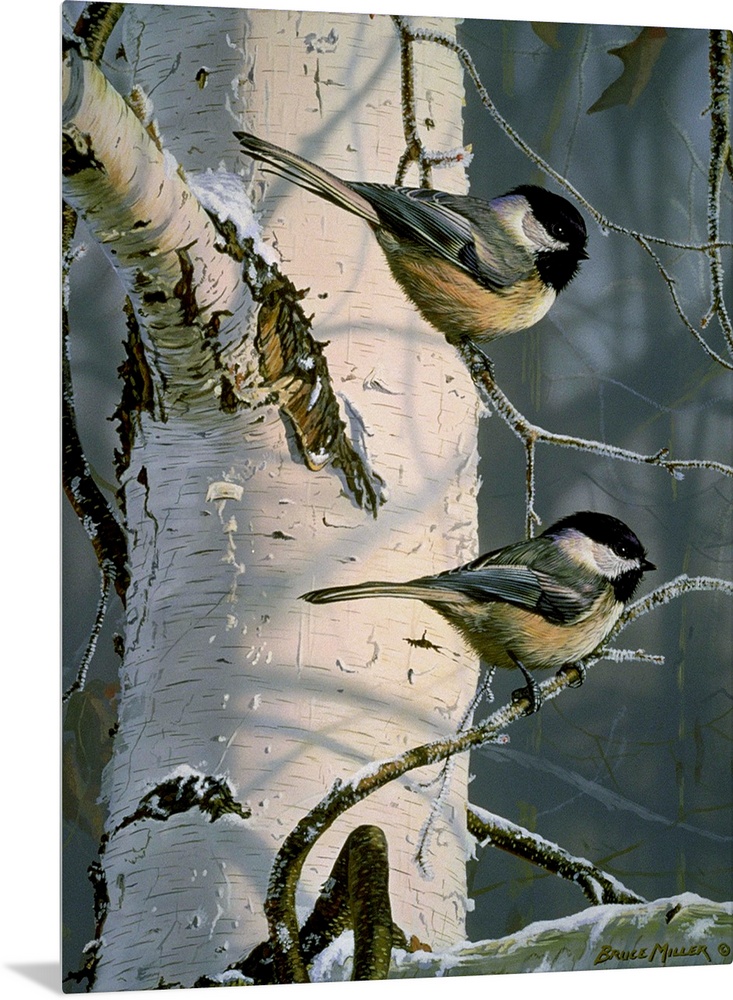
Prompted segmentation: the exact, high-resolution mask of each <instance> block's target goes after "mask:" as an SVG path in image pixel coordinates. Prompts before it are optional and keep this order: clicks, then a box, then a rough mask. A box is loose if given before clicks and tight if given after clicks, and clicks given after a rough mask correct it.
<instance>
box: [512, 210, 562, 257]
mask: <svg viewBox="0 0 733 1000" xmlns="http://www.w3.org/2000/svg"><path fill="white" fill-rule="evenodd" d="M522 228H523V230H524V232H525V234H526V236H527V238H528V239H529V241H530V243H532V244H533V246H534V248H535V249H536V250H567V247H568V245H567V243H563V242H562V240H556V239H555V238H554V237H553V236H550V234H549V233H548V232H547V230H546V229H545V227H544V226H543V225H542V223H540V222H538V221H537V219H536V218H535V216H534V215H533V214H532V212H530V211H527V213H526V215H525V216H524V218H523V220H522Z"/></svg>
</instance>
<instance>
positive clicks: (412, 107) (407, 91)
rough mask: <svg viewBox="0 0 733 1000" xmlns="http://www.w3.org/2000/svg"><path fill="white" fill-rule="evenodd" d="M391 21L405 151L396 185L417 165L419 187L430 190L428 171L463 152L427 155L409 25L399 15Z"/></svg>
mask: <svg viewBox="0 0 733 1000" xmlns="http://www.w3.org/2000/svg"><path fill="white" fill-rule="evenodd" d="M392 21H393V23H394V25H395V27H396V28H397V31H398V32H399V36H400V70H401V88H402V128H403V130H404V133H405V144H406V145H405V150H404V152H403V154H402V156H401V157H400V162H399V164H398V165H397V173H396V176H395V183H396V184H404V181H405V175H406V173H407V169H408V167H409V166H410V164H411V163H417V165H418V169H419V172H420V185H421V186H422V187H431V186H432V172H431V168H432V167H434V166H435V165H436V164H440V163H455V162H457V161H459V160H461V159H463V158H464V157H465V155H466V154H465V150H464V149H454V150H446V151H443V152H437V151H429V150H427V149H426V148H425V144H424V143H423V141H422V139H421V137H420V133H419V132H418V128H417V110H416V101H415V58H414V54H413V49H412V42H413V35H412V33H411V29H410V25H409V22H407V21H406V20H405V18H404V17H403V16H402V15H400V14H393V15H392Z"/></svg>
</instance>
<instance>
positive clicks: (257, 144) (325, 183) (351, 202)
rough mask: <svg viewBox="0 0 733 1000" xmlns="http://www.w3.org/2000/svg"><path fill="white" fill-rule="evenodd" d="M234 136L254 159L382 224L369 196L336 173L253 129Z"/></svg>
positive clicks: (329, 199) (351, 210) (375, 222)
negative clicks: (355, 188) (253, 132)
mask: <svg viewBox="0 0 733 1000" xmlns="http://www.w3.org/2000/svg"><path fill="white" fill-rule="evenodd" d="M234 135H235V138H237V139H238V140H239V142H240V144H241V146H242V149H243V150H244V151H245V153H247V154H248V155H249V156H251V157H252V158H253V159H255V160H260V161H261V162H262V163H266V164H267V166H268V167H270V168H271V169H272V170H274V171H275V173H277V174H280V176H282V177H287V178H288V179H289V180H291V181H293V182H294V183H295V184H297V185H299V186H300V187H302V188H305V190H306V191H311V192H312V193H313V194H317V195H318V196H319V197H321V198H325V200H326V201H330V202H331V203H332V204H333V205H338V207H339V208H344V209H346V211H347V212H353V213H354V215H358V216H360V217H361V218H362V219H366V221H367V222H369V223H371V224H372V225H379V216H378V215H377V213H376V211H375V210H374V208H372V206H371V205H370V204H369V202H368V201H367V200H366V198H363V197H362V196H361V195H360V194H358V192H356V191H354V189H353V188H352V187H351V186H350V185H349V184H347V183H346V181H342V180H341V179H340V178H339V177H336V175H335V174H332V173H329V171H328V170H324V169H323V167H319V166H318V165H317V164H315V163H311V162H310V160H304V159H303V157H302V156H298V155H297V154H296V153H291V152H290V151H289V150H287V149H282V148H281V147H280V146H275V145H274V144H273V143H271V142H266V141H265V140H264V139H259V138H258V137H257V136H256V135H252V134H251V132H235V133H234Z"/></svg>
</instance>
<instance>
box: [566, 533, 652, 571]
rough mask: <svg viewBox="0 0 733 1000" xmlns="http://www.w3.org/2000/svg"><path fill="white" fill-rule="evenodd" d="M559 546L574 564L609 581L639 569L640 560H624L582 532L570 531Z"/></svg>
mask: <svg viewBox="0 0 733 1000" xmlns="http://www.w3.org/2000/svg"><path fill="white" fill-rule="evenodd" d="M558 545H559V546H560V548H561V549H563V551H565V552H566V553H567V554H568V556H569V557H570V558H571V559H572V560H573V562H575V563H578V564H579V565H580V566H583V567H584V568H585V569H589V570H591V571H592V572H594V573H599V574H600V575H601V576H603V577H605V578H606V579H607V580H616V579H617V578H618V577H620V576H623V574H624V573H628V571H629V570H631V569H638V568H639V560H638V559H624V557H623V556H619V555H617V554H616V553H615V552H614V551H613V549H609V547H608V546H607V545H601V544H600V542H594V541H593V540H592V539H590V538H588V536H587V535H584V534H583V533H582V531H574V530H570V531H568V532H567V533H566V534H564V535H563V537H562V538H559V539H558Z"/></svg>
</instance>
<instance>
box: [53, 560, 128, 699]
mask: <svg viewBox="0 0 733 1000" xmlns="http://www.w3.org/2000/svg"><path fill="white" fill-rule="evenodd" d="M100 569H101V574H100V575H101V579H100V584H99V601H98V602H97V613H96V614H95V616H94V624H93V625H92V630H91V632H90V634H89V639H88V640H87V645H86V649H85V650H84V655H83V656H82V658H81V660H80V662H79V667H78V668H77V671H76V677H75V678H74V681H73V683H72V684H71V685H70V686H69V687H68V688H67V689H66V691H64V694H63V697H62V698H61V701H62V703H63V704H65V703H66V702H67V701H68V700H69V698H70V697H71V696H72V694H73V693H74V692H75V691H81V689H82V688H83V687H84V685H85V683H86V679H87V673H88V672H89V665H90V663H91V662H92V657H93V656H94V653H95V650H96V648H97V642H98V640H99V634H100V632H101V631H102V625H103V624H104V619H105V617H106V615H107V606H108V605H109V595H110V589H111V586H112V581H113V580H114V576H115V574H114V567H113V566H111V564H110V563H109V562H108V561H107V560H105V562H104V563H103V564H102V566H101V567H100Z"/></svg>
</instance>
